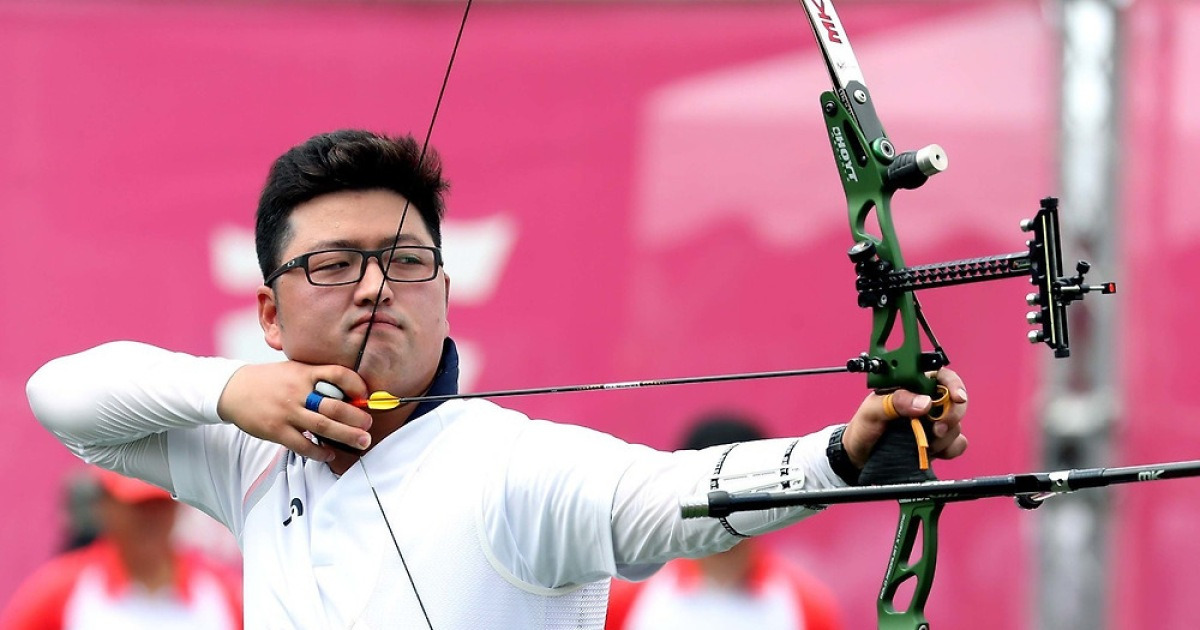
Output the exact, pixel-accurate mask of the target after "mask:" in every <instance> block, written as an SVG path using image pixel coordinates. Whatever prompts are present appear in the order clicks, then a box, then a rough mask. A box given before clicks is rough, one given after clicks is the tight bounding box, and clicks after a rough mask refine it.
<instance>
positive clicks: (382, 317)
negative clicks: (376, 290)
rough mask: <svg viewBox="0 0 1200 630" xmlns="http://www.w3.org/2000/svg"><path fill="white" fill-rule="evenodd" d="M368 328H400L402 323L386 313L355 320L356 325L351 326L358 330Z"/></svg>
mask: <svg viewBox="0 0 1200 630" xmlns="http://www.w3.org/2000/svg"><path fill="white" fill-rule="evenodd" d="M366 326H373V327H380V326H386V327H391V328H399V327H400V322H399V321H398V320H397V319H396V318H395V317H392V316H391V315H388V314H386V313H375V315H374V316H371V315H364V316H362V317H360V318H358V319H357V320H355V322H354V325H353V326H351V328H352V329H357V328H360V327H366Z"/></svg>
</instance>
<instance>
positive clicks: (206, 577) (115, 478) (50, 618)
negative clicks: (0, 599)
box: [0, 469, 242, 630]
mask: <svg viewBox="0 0 1200 630" xmlns="http://www.w3.org/2000/svg"><path fill="white" fill-rule="evenodd" d="M95 476H96V480H97V481H98V483H99V486H100V488H101V489H102V493H101V496H100V497H99V499H98V500H97V504H96V516H97V520H98V523H99V525H100V535H99V537H98V538H97V539H96V541H95V542H93V543H91V544H89V545H87V546H85V547H82V548H80V549H76V550H73V551H70V552H67V553H64V554H62V555H60V556H58V557H56V558H54V559H52V560H50V561H49V562H48V563H47V564H45V565H43V566H42V567H41V568H39V569H38V570H37V571H35V572H34V573H33V575H31V576H30V577H29V578H28V579H27V580H26V581H25V582H24V583H23V584H22V585H21V587H20V588H19V589H18V590H17V592H16V594H15V595H14V596H13V598H12V600H11V601H10V602H9V603H8V605H7V607H6V608H5V609H4V611H3V612H2V613H0V630H34V629H37V630H50V629H59V628H62V629H64V630H77V629H78V630H83V629H87V628H106V629H107V628H123V629H125V628H129V629H136V628H148V629H149V628H152V629H154V630H169V629H175V628H197V629H200V628H203V629H206V630H221V629H226V628H230V629H232V628H239V629H240V628H241V627H242V599H241V584H240V583H239V580H238V579H237V577H236V575H235V574H233V573H232V572H231V571H229V570H228V569H225V568H222V567H218V566H217V565H215V564H214V563H212V562H210V561H208V560H207V559H206V558H204V557H203V556H202V555H200V554H199V553H197V552H192V551H184V550H181V549H179V548H177V547H176V545H175V544H174V543H173V542H172V539H171V532H172V530H173V528H174V526H175V517H176V507H177V506H176V503H175V501H174V500H172V499H171V495H169V494H167V492H166V491H164V490H161V489H159V488H156V487H154V486H152V485H149V484H147V483H145V482H142V481H138V480H136V479H130V478H128V477H122V476H121V475H118V474H116V473H113V472H109V471H105V470H100V469H95Z"/></svg>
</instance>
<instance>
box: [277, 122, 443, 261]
mask: <svg viewBox="0 0 1200 630" xmlns="http://www.w3.org/2000/svg"><path fill="white" fill-rule="evenodd" d="M448 187H449V184H448V183H447V182H446V180H444V179H442V163H441V158H439V157H438V155H437V153H435V152H434V151H433V150H432V149H429V150H428V151H427V152H426V154H425V155H424V157H422V155H421V146H420V145H419V144H417V141H416V140H414V139H413V137H412V136H411V135H406V136H397V137H390V136H387V135H383V134H377V133H372V132H369V131H361V130H355V129H343V130H340V131H333V132H330V133H324V134H321V135H318V136H313V137H312V138H309V139H308V140H306V141H305V142H304V143H303V144H300V145H297V146H295V147H292V148H291V149H289V150H288V152H287V153H284V154H283V155H281V156H280V157H279V159H277V160H275V163H274V164H272V165H271V172H270V174H269V175H268V176H267V183H266V184H265V185H264V186H263V190H262V195H261V196H260V197H259V200H258V212H257V215H256V218H255V225H254V245H255V249H256V250H257V252H258V266H259V268H260V269H261V270H262V274H263V278H264V279H265V278H266V277H267V276H268V275H270V273H271V272H272V271H274V270H275V268H276V267H278V266H279V264H280V262H281V261H280V260H279V256H280V252H282V251H283V248H284V245H285V241H286V239H287V237H288V235H289V229H288V217H289V216H291V213H292V210H293V209H295V207H296V206H298V205H300V204H302V203H305V202H308V201H311V200H313V199H315V198H317V197H320V196H321V195H326V194H329V193H335V192H341V191H344V190H390V191H392V192H395V193H396V194H398V195H400V196H401V197H404V198H405V199H407V200H408V202H409V204H410V207H409V210H410V211H413V210H415V211H416V212H417V213H418V214H419V215H420V217H421V219H422V220H424V221H425V226H426V227H428V228H429V233H430V235H431V236H432V237H433V244H434V246H435V247H441V245H442V217H443V216H444V214H445V206H444V204H443V201H442V195H443V194H444V193H445V192H446V189H447V188H448Z"/></svg>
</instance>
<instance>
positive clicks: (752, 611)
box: [604, 414, 842, 630]
mask: <svg viewBox="0 0 1200 630" xmlns="http://www.w3.org/2000/svg"><path fill="white" fill-rule="evenodd" d="M763 437H764V436H763V434H762V431H761V430H760V429H759V428H758V427H757V426H755V424H754V423H752V422H750V421H749V420H747V419H746V418H744V417H742V416H740V415H737V414H711V415H708V416H704V417H702V418H700V419H698V420H697V421H696V423H695V425H694V426H693V427H692V430H691V432H690V433H689V434H688V436H687V438H686V439H685V440H684V442H683V444H682V445H680V448H684V449H703V448H708V447H710V446H716V445H718V444H732V443H735V442H747V441H750V440H761V439H763ZM604 627H605V629H606V630H650V629H653V630H669V629H672V628H681V629H683V628H686V629H687V630H704V629H705V628H713V629H717V628H719V629H720V630H728V629H729V628H754V629H755V630H776V629H778V630H837V629H839V628H841V627H842V625H841V621H840V615H839V612H838V609H837V604H836V601H835V599H834V597H833V594H832V592H831V591H830V590H829V589H828V588H827V587H826V586H825V585H824V584H822V583H821V582H819V581H818V580H817V579H816V578H814V577H812V576H810V575H808V574H807V573H805V572H804V571H802V570H801V569H800V568H798V567H796V566H795V565H794V564H792V563H790V562H788V561H787V560H785V559H783V558H781V557H780V556H779V555H777V554H776V553H775V552H773V551H771V550H769V549H768V548H766V547H765V546H764V545H763V543H762V542H761V541H760V540H758V539H747V540H743V541H742V542H740V543H738V544H737V545H736V546H734V547H733V548H732V549H730V550H729V551H726V552H724V553H718V554H716V555H713V556H709V557H707V558H699V559H695V560H689V559H682V560H674V561H672V562H669V563H667V565H666V566H664V567H663V568H662V569H661V570H660V571H659V572H658V573H656V574H654V576H653V577H651V578H650V579H648V580H646V581H645V582H638V583H633V582H624V581H621V580H613V583H612V594H611V596H610V598H609V607H608V619H607V621H606V623H605V626H604Z"/></svg>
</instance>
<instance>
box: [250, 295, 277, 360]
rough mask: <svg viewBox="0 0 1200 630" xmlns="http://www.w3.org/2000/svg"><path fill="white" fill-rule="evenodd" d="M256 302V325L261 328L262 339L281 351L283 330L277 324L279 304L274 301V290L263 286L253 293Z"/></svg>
mask: <svg viewBox="0 0 1200 630" xmlns="http://www.w3.org/2000/svg"><path fill="white" fill-rule="evenodd" d="M255 298H256V299H257V300H258V325H259V326H262V329H263V339H264V340H265V341H266V342H267V345H268V346H271V348H273V349H275V350H279V351H280V352H282V351H283V329H282V326H281V325H280V323H279V304H278V303H277V302H276V301H275V290H274V289H272V288H271V287H268V286H266V285H263V286H261V287H258V291H257V292H256V293H255Z"/></svg>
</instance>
